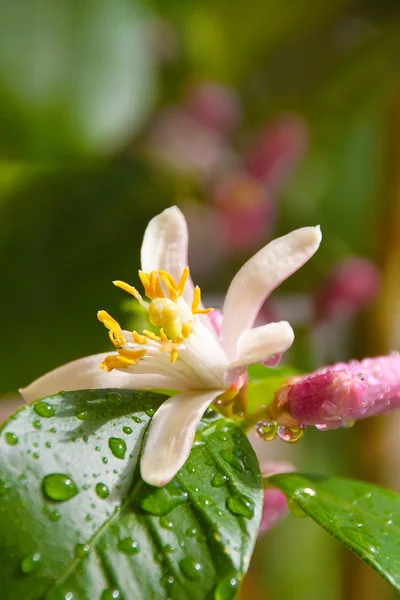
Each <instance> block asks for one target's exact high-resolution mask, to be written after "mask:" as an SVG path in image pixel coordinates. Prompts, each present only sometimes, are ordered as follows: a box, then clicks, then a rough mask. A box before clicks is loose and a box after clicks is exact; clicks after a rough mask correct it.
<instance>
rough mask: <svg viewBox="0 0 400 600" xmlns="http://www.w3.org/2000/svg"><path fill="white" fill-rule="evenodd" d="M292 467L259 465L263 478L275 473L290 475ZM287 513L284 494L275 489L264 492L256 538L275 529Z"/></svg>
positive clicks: (271, 464)
mask: <svg viewBox="0 0 400 600" xmlns="http://www.w3.org/2000/svg"><path fill="white" fill-rule="evenodd" d="M294 470H295V469H294V467H293V466H292V465H291V464H289V463H279V462H277V463H274V462H271V463H267V464H264V465H261V473H262V476H263V477H271V475H276V474H277V473H290V472H292V471H294ZM288 512H289V508H288V503H287V500H286V496H285V494H284V493H283V492H282V491H281V490H278V489H275V488H267V489H265V490H264V505H263V511H262V517H261V523H260V531H259V533H258V537H261V536H262V535H264V534H265V533H267V531H269V530H270V529H272V528H273V527H275V525H277V524H278V523H279V521H281V520H282V519H283V518H284V517H286V515H287V514H288Z"/></svg>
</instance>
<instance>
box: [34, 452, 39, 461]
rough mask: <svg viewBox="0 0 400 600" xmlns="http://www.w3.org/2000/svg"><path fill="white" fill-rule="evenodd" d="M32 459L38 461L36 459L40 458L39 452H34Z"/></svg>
mask: <svg viewBox="0 0 400 600" xmlns="http://www.w3.org/2000/svg"><path fill="white" fill-rule="evenodd" d="M32 458H34V459H35V460H38V459H39V458H40V457H39V452H34V453H33V454H32Z"/></svg>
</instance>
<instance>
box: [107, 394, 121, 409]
mask: <svg viewBox="0 0 400 600" xmlns="http://www.w3.org/2000/svg"><path fill="white" fill-rule="evenodd" d="M106 398H107V400H109V401H110V402H111V403H112V404H114V405H115V406H122V404H123V403H124V399H123V397H122V396H121V394H117V392H109V393H108V394H106Z"/></svg>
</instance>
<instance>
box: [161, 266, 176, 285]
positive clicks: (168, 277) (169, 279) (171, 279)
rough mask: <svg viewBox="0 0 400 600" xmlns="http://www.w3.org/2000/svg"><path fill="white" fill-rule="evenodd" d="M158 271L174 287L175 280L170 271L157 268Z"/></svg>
mask: <svg viewBox="0 0 400 600" xmlns="http://www.w3.org/2000/svg"><path fill="white" fill-rule="evenodd" d="M158 273H159V275H160V276H162V277H163V278H165V279H168V281H169V282H170V284H171V285H172V287H173V288H174V289H176V281H175V279H174V277H173V276H172V275H171V273H168V271H163V269H159V270H158Z"/></svg>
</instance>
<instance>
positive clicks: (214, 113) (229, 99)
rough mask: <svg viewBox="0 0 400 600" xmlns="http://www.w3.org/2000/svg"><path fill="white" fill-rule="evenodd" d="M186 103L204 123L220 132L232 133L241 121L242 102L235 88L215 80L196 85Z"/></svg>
mask: <svg viewBox="0 0 400 600" xmlns="http://www.w3.org/2000/svg"><path fill="white" fill-rule="evenodd" d="M186 105H187V107H188V110H189V111H190V112H191V114H192V115H193V116H194V117H195V118H196V119H197V120H198V121H199V123H202V124H203V125H206V126H207V127H209V128H210V129H214V130H215V131H219V132H220V133H231V132H232V131H234V130H235V129H237V127H238V125H239V122H240V113H241V110H240V104H239V99H238V97H237V94H236V93H235V91H234V90H233V89H230V88H228V87H225V86H223V85H220V84H218V83H215V82H213V81H210V82H205V83H200V84H198V85H194V86H193V87H192V88H191V89H190V90H189V93H188V96H187V100H186Z"/></svg>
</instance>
